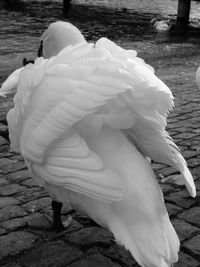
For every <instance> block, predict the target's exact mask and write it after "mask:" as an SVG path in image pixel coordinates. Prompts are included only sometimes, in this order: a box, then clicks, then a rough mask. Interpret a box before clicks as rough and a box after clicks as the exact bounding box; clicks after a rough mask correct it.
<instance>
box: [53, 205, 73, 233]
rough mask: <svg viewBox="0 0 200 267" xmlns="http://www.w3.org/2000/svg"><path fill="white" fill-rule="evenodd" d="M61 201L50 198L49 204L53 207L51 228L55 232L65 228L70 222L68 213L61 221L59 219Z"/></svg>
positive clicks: (70, 218)
mask: <svg viewBox="0 0 200 267" xmlns="http://www.w3.org/2000/svg"><path fill="white" fill-rule="evenodd" d="M62 205H63V204H62V203H61V202H58V201H56V200H52V202H51V206H52V209H53V224H52V228H53V230H54V231H56V232H60V231H63V230H65V229H66V228H67V227H68V226H69V225H70V224H71V222H72V217H71V216H70V215H68V216H67V219H66V220H65V221H63V222H62V220H61V210H62Z"/></svg>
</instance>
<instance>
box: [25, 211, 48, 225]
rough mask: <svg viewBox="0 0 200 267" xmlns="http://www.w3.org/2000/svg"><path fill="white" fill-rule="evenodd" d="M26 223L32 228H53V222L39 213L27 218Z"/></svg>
mask: <svg viewBox="0 0 200 267" xmlns="http://www.w3.org/2000/svg"><path fill="white" fill-rule="evenodd" d="M25 220H26V223H27V225H28V226H30V227H38V228H39V227H41V228H43V227H47V228H50V227H51V226H52V223H51V221H50V220H49V219H48V218H47V217H46V216H45V215H44V214H41V213H39V212H36V213H34V214H31V215H29V216H28V217H26V218H25Z"/></svg>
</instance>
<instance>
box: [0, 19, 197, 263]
mask: <svg viewBox="0 0 200 267" xmlns="http://www.w3.org/2000/svg"><path fill="white" fill-rule="evenodd" d="M61 29H62V30H61ZM69 33H70V34H69ZM65 36H66V37H65ZM67 36H68V37H69V39H68V38H67ZM71 36H73V38H74V39H73V40H75V43H77V44H75V43H73V45H72V44H70V38H71ZM42 40H43V49H42V51H43V55H46V57H49V56H51V58H50V59H43V58H38V59H36V61H35V63H34V64H29V65H27V66H26V67H25V68H24V69H23V70H22V71H21V73H20V74H19V73H18V74H17V75H18V82H16V83H15V84H13V83H12V86H8V84H9V78H8V80H7V81H6V85H5V83H4V85H3V86H2V95H3V94H6V93H8V92H9V90H11V88H12V87H13V86H17V93H16V95H15V97H14V102H15V106H14V108H13V109H12V110H10V111H9V113H8V115H7V119H8V125H9V131H10V140H11V147H12V148H13V149H14V150H15V151H17V152H19V153H21V154H22V156H23V157H24V159H25V160H26V162H27V165H28V167H29V170H30V171H31V173H32V175H33V177H34V178H35V179H36V180H37V181H38V182H39V183H41V184H42V185H43V186H44V187H45V189H46V190H47V191H48V192H49V193H50V195H51V196H52V197H53V198H54V199H56V200H58V201H60V202H65V203H67V204H68V205H69V206H72V207H74V208H76V209H79V210H80V211H82V212H84V213H86V214H87V215H88V216H90V217H91V218H92V219H93V220H95V221H96V222H97V223H99V224H100V225H102V226H103V227H105V228H107V229H108V230H110V231H111V232H112V233H113V235H114V237H115V239H116V241H117V242H118V243H119V244H122V245H124V246H125V247H126V248H127V249H128V250H129V251H130V252H131V253H132V255H133V257H134V258H135V259H136V260H137V262H138V263H139V264H140V265H141V266H143V267H169V266H171V264H172V263H173V262H176V261H177V260H178V251H179V240H178V237H177V235H176V233H175V231H174V228H173V226H172V224H171V222H170V220H169V216H168V213H167V211H166V208H165V205H164V201H163V196H162V193H161V190H160V188H159V185H158V183H157V181H156V178H155V176H154V173H153V171H152V169H151V167H150V165H149V162H148V161H147V160H146V159H145V158H144V156H146V155H147V156H150V157H151V158H155V159H156V160H158V161H159V159H160V160H161V161H162V162H165V163H169V164H171V165H173V166H175V167H176V168H177V169H178V170H179V171H180V172H181V173H182V179H183V181H184V182H185V184H186V186H187V188H188V190H189V192H190V194H191V195H192V196H195V186H194V183H193V179H192V176H191V174H190V172H189V170H188V169H187V166H186V162H185V161H184V159H183V157H182V156H181V154H180V151H179V150H178V148H177V146H176V145H175V144H174V143H173V141H172V139H170V138H169V135H168V134H167V132H166V131H165V126H166V116H167V113H168V112H169V110H170V109H171V108H172V107H173V96H172V94H171V92H170V90H169V89H168V87H167V86H166V85H165V84H164V83H162V82H161V81H160V80H159V79H158V78H157V77H156V76H155V75H154V72H153V69H152V67H150V66H149V65H147V64H145V62H144V61H143V60H142V59H140V58H138V57H137V55H136V52H135V51H134V50H124V49H122V48H121V47H119V46H117V45H116V44H114V43H113V42H111V41H110V40H108V39H106V38H101V39H99V40H98V41H97V42H96V44H92V43H90V44H89V43H87V42H86V41H85V39H84V38H83V36H82V34H81V33H80V32H79V31H78V30H77V29H76V28H74V26H72V25H71V24H69V23H66V22H57V23H53V24H51V25H50V27H49V29H48V30H47V31H46V32H45V33H44V34H43V36H42ZM45 40H49V41H48V42H46V41H45ZM63 40H66V44H65V42H63ZM56 43H58V44H59V46H58V47H59V49H62V48H64V49H62V50H61V51H60V52H59V53H58V50H59V49H57V48H56V49H55V44H56ZM65 45H67V46H66V47H65ZM56 47H57V45H56ZM47 51H48V52H47ZM57 53H58V54H57ZM53 55H55V56H53ZM12 81H13V79H12ZM15 81H17V79H15ZM120 130H124V131H126V134H128V135H129V136H130V138H131V139H132V140H134V144H135V145H133V144H131V143H130V141H129V140H128V139H127V137H126V136H125V135H124V134H123V133H122V132H121V131H120Z"/></svg>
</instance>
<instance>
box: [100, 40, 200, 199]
mask: <svg viewBox="0 0 200 267" xmlns="http://www.w3.org/2000/svg"><path fill="white" fill-rule="evenodd" d="M96 46H97V47H105V48H106V49H107V50H108V51H109V52H110V53H111V54H112V56H113V57H114V58H115V59H117V60H118V61H123V62H124V65H125V67H124V68H125V69H127V68H128V69H129V73H130V74H131V77H134V82H130V83H131V84H132V90H129V91H126V92H125V93H123V95H122V96H121V102H122V101H124V102H125V105H126V106H127V107H129V109H130V110H131V111H132V113H133V114H134V116H135V123H134V126H133V127H132V128H131V129H129V130H125V131H126V135H128V137H129V138H130V139H132V141H133V142H134V144H135V145H136V146H137V147H138V149H139V151H140V152H141V153H142V154H143V155H144V156H148V157H150V158H152V159H153V160H155V161H157V162H161V163H164V164H168V165H171V166H173V167H175V168H176V169H177V170H178V171H180V173H181V175H182V179H183V181H184V183H185V185H186V187H187V189H188V191H189V193H190V194H191V196H193V197H194V196H195V195H196V189H195V185H194V181H193V178H192V175H191V173H190V171H189V169H188V167H187V163H186V161H185V159H184V158H183V156H182V155H181V152H180V149H179V148H178V147H177V145H176V144H175V143H174V141H173V139H172V138H171V137H170V136H169V134H168V132H167V131H166V130H165V128H166V124H167V122H166V118H167V115H168V113H169V112H170V110H171V109H172V108H173V105H174V103H173V96H172V93H171V91H170V90H169V88H168V87H167V86H166V85H165V84H164V83H163V82H162V81H161V80H160V79H158V78H157V77H156V76H155V75H154V70H153V68H152V67H151V66H149V65H148V64H146V63H145V62H144V61H143V60H141V59H140V58H138V57H137V53H136V52H135V51H133V50H125V49H122V48H121V47H119V46H117V45H116V44H115V43H113V42H111V41H110V40H108V39H106V38H102V39H100V40H99V41H98V42H97V44H96ZM196 77H197V78H196V79H197V83H198V75H196ZM126 79H127V78H126ZM135 87H136V88H137V90H134V89H135Z"/></svg>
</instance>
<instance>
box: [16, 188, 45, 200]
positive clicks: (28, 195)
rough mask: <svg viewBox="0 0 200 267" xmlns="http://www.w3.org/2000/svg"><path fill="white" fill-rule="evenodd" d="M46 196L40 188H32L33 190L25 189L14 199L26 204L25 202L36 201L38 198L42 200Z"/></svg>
mask: <svg viewBox="0 0 200 267" xmlns="http://www.w3.org/2000/svg"><path fill="white" fill-rule="evenodd" d="M47 196H48V193H47V192H45V191H44V190H42V189H41V188H39V187H33V188H26V189H25V190H24V191H23V193H22V194H19V195H17V196H15V197H16V199H18V200H20V201H21V202H24V203H26V202H30V201H33V200H37V199H39V198H43V197H47Z"/></svg>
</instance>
